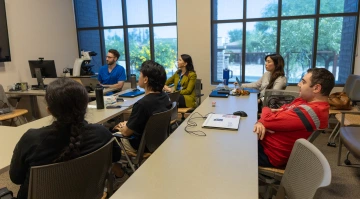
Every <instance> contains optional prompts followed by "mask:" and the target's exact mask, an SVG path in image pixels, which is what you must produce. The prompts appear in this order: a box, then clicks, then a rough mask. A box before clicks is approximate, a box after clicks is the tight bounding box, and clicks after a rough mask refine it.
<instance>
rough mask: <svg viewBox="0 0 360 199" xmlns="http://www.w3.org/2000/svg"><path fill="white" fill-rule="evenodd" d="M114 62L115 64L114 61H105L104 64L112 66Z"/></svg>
mask: <svg viewBox="0 0 360 199" xmlns="http://www.w3.org/2000/svg"><path fill="white" fill-rule="evenodd" d="M115 62H116V61H107V62H106V63H107V64H108V65H113V64H114V63H115Z"/></svg>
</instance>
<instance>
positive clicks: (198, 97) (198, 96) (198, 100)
mask: <svg viewBox="0 0 360 199" xmlns="http://www.w3.org/2000/svg"><path fill="white" fill-rule="evenodd" d="M201 90H202V83H201V79H196V83H195V96H196V106H199V105H200V104H201V96H203V95H204V94H201Z"/></svg>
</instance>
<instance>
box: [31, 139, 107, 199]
mask: <svg viewBox="0 0 360 199" xmlns="http://www.w3.org/2000/svg"><path fill="white" fill-rule="evenodd" d="M113 141H114V138H112V139H111V140H110V141H109V142H108V143H107V144H105V145H104V146H103V147H101V148H100V149H98V150H96V151H94V152H92V153H89V154H87V155H84V156H81V157H79V158H76V159H73V160H69V161H66V162H60V163H55V164H49V165H43V166H34V167H31V169H30V181H29V191H28V198H29V199H48V198H52V199H63V198H67V199H72V198H74V199H77V198H94V199H99V198H101V197H102V195H103V193H104V187H105V180H106V178H107V177H108V172H109V171H110V168H111V164H112V148H113V147H112V146H113Z"/></svg>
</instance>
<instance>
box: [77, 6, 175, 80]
mask: <svg viewBox="0 0 360 199" xmlns="http://www.w3.org/2000/svg"><path fill="white" fill-rule="evenodd" d="M74 7H75V17H76V26H77V33H78V41H79V50H80V51H81V50H84V51H94V52H96V53H97V55H96V56H94V57H92V61H91V63H90V64H91V65H93V67H92V70H93V71H94V72H95V73H97V72H98V70H99V68H100V67H101V66H102V65H105V64H106V54H107V51H108V50H109V49H116V50H118V51H119V52H120V55H121V56H120V58H119V60H118V64H120V65H122V66H123V67H124V68H125V70H126V73H127V77H129V76H130V74H136V75H139V70H138V69H139V68H140V66H141V64H142V62H144V61H146V60H155V61H156V62H158V63H160V64H161V65H163V66H164V67H165V69H166V72H167V75H168V76H171V75H172V74H173V73H174V71H176V69H177V66H176V63H177V62H176V60H177V27H176V25H177V23H176V0H74ZM79 53H80V52H79Z"/></svg>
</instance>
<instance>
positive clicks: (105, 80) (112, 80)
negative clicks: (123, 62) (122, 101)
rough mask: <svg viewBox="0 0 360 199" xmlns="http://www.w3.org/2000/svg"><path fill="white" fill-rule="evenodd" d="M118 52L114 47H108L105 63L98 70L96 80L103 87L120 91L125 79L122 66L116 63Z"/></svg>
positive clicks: (118, 56)
mask: <svg viewBox="0 0 360 199" xmlns="http://www.w3.org/2000/svg"><path fill="white" fill-rule="evenodd" d="M119 58H120V53H119V52H118V51H117V50H115V49H110V50H109V51H108V54H107V56H106V65H104V66H102V67H101V68H100V70H99V74H98V80H99V82H100V84H101V85H102V86H103V87H104V88H116V89H117V90H116V91H114V92H120V91H121V89H122V88H123V86H124V82H125V80H126V73H125V69H124V67H122V66H120V65H118V64H117V61H118V60H119Z"/></svg>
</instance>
